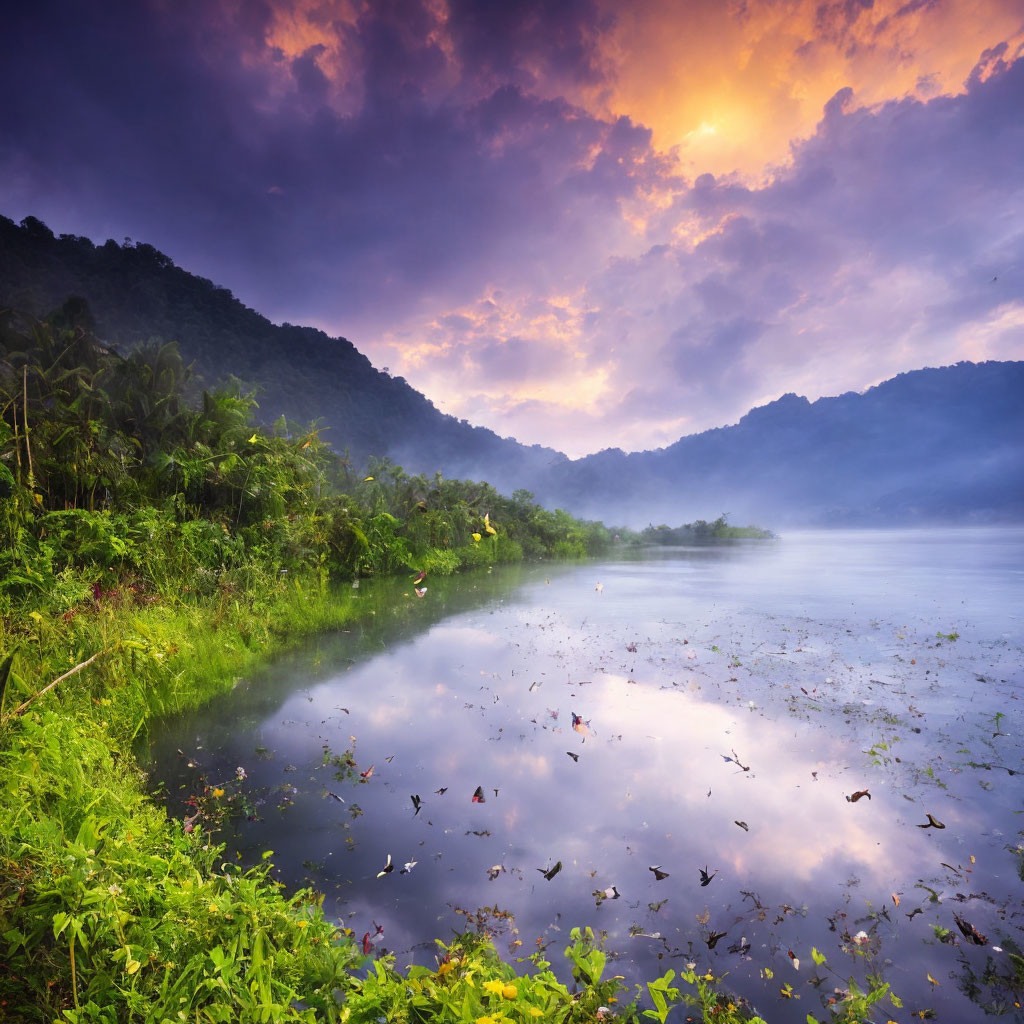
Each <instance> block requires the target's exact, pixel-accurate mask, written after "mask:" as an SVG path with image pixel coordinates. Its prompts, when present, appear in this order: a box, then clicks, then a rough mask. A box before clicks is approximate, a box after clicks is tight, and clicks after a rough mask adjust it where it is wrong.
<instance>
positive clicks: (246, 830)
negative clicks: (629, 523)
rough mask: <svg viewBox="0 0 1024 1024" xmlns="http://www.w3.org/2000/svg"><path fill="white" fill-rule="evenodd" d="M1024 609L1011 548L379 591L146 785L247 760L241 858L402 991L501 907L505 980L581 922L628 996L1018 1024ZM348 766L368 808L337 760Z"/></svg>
mask: <svg viewBox="0 0 1024 1024" xmlns="http://www.w3.org/2000/svg"><path fill="white" fill-rule="evenodd" d="M1022 598H1024V530H1021V529H997V528H971V529H956V530H952V529H951V530H927V531H897V530H892V531H842V532H839V531H836V532H805V533H794V534H792V535H789V534H787V535H786V536H785V537H783V538H782V539H781V540H779V541H776V542H741V543H734V544H730V545H725V546H702V547H690V548H679V549H673V550H657V551H653V552H645V553H644V555H643V557H638V556H636V555H629V554H625V553H624V554H623V555H622V556H621V557H618V558H615V559H610V560H607V561H601V562H587V563H583V564H570V565H565V564H562V565H541V566H526V567H514V568H511V569H498V568H496V569H495V570H494V571H493V572H490V573H475V574H466V575H463V576H458V577H453V578H448V579H437V580H435V579H430V580H428V592H427V595H426V597H425V598H424V599H422V600H417V599H416V598H415V597H414V596H413V594H412V587H411V585H409V584H407V583H405V581H398V583H397V584H396V583H394V582H388V581H385V582H383V583H381V584H378V585H377V586H375V587H371V586H368V585H366V584H364V585H363V586H362V587H361V588H359V589H358V590H353V591H352V600H353V601H356V602H362V603H364V604H366V605H367V606H368V607H369V608H370V609H372V610H374V611H375V612H376V614H374V615H372V616H370V619H371V620H372V621H371V623H370V624H369V625H367V626H365V627H362V628H360V629H354V630H353V631H352V632H350V633H344V634H337V635H331V636H326V637H321V638H319V639H317V640H315V641H312V642H310V643H309V644H307V645H306V646H305V647H303V648H302V649H300V650H299V651H297V652H295V653H293V654H292V655H289V656H287V657H284V658H281V659H278V660H277V661H275V662H274V663H273V664H271V665H269V666H267V668H266V669H265V670H264V671H262V672H261V673H259V674H258V675H256V676H254V677H253V678H252V679H249V680H246V681H244V682H243V683H242V684H240V685H239V686H238V687H237V688H236V689H235V690H234V692H233V693H232V694H230V695H228V696H226V697H225V698H223V699H221V700H218V701H215V702H214V703H212V704H211V705H208V706H207V707H206V708H204V709H202V710H201V711H200V712H197V713H195V714H193V715H190V716H187V717H185V718H181V719H177V720H175V721H174V722H170V723H167V724H166V725H165V726H164V727H163V728H162V730H161V731H160V732H159V733H158V734H157V735H155V736H154V740H153V746H152V753H153V758H154V768H153V773H154V774H153V777H154V781H156V780H161V779H162V780H165V781H166V783H167V803H168V807H169V810H170V812H171V813H172V815H174V816H175V817H178V818H182V817H183V816H184V814H185V813H186V811H187V807H186V805H185V800H186V799H187V797H188V796H189V795H191V794H193V793H194V792H196V791H197V789H201V787H202V785H203V780H205V781H206V782H207V783H209V784H211V785H212V784H216V783H217V782H218V781H219V780H224V779H230V778H232V777H233V776H234V775H235V771H236V767H237V766H243V767H244V768H245V770H246V774H247V776H248V778H247V780H246V787H247V792H248V794H249V798H250V799H251V800H252V801H253V802H254V808H253V810H254V816H255V817H257V818H258V820H256V821H244V820H243V821H239V822H237V823H236V824H235V826H234V828H233V829H232V830H231V831H229V832H228V833H227V834H225V835H223V836H222V838H225V839H226V840H227V841H228V843H229V847H230V848H232V849H234V850H237V851H238V852H239V854H240V855H241V857H242V859H243V861H245V862H255V861H258V860H259V859H260V856H261V854H262V853H263V851H265V850H268V849H273V850H274V856H273V860H274V863H275V865H276V866H277V871H278V872H279V874H280V877H281V878H282V879H283V880H284V881H286V882H287V883H288V884H289V885H294V886H298V885H302V884H311V885H313V886H315V887H316V888H318V889H320V890H321V891H323V892H324V893H325V894H326V900H325V909H326V910H327V912H328V913H329V914H331V915H333V916H335V917H337V918H339V919H341V920H342V921H343V922H344V924H345V925H346V926H348V927H351V928H352V929H353V930H354V932H355V933H356V935H357V937H361V936H362V935H363V934H364V933H365V932H367V931H371V932H372V931H373V925H374V924H380V925H383V927H384V941H383V947H384V948H387V949H388V950H392V951H395V952H396V953H397V959H398V963H399V964H405V963H408V962H410V961H412V960H417V961H419V962H432V958H433V950H434V948H435V947H434V945H433V942H432V940H433V939H434V938H437V937H439V938H446V937H448V936H449V935H450V934H451V932H452V930H453V929H454V930H461V929H462V928H464V927H465V923H466V922H465V918H464V916H462V915H460V914H458V913H457V912H456V911H457V910H463V911H470V912H475V911H477V910H478V908H481V907H498V908H500V909H501V910H502V911H508V912H510V913H511V914H512V915H513V917H514V925H508V924H506V926H505V929H504V931H503V933H502V935H501V938H500V939H499V947H500V948H503V949H505V950H506V951H507V952H508V954H509V955H510V956H513V957H514V956H524V955H527V954H529V953H531V952H534V951H535V950H536V949H538V948H547V949H548V954H549V957H550V959H551V960H553V961H554V964H555V967H556V969H561V961H562V957H561V950H562V947H563V946H564V945H565V944H566V943H567V941H568V931H569V928H570V927H572V926H573V925H585V924H589V925H592V926H593V927H594V928H595V930H604V931H606V932H607V933H608V947H609V949H610V950H611V951H613V952H614V953H615V954H616V959H615V962H614V964H613V967H614V970H615V971H616V972H617V973H621V974H624V975H626V976H627V977H628V978H630V980H639V979H640V978H643V977H646V978H651V977H653V976H654V975H655V974H656V973H660V972H662V971H664V970H665V969H667V968H668V967H670V966H672V967H676V968H677V969H678V967H679V966H680V965H681V964H686V963H695V964H697V965H698V966H699V967H700V968H701V970H704V969H710V970H711V971H713V972H714V973H715V974H716V975H721V974H723V973H725V972H728V978H727V981H726V984H727V985H728V986H730V987H731V988H732V989H733V990H734V991H735V992H737V993H739V994H741V995H742V996H744V997H745V998H746V999H748V1000H749V1001H750V1002H751V1003H752V1004H753V1005H754V1006H756V1007H757V1008H758V1010H759V1011H760V1012H761V1013H762V1014H763V1015H764V1016H765V1017H766V1018H767V1019H769V1020H772V1021H788V1020H792V1021H800V1022H803V1021H804V1020H805V1019H806V1015H807V1014H808V1013H809V1012H810V1013H816V1014H818V1015H821V1014H823V1013H824V1011H823V1010H822V1001H823V999H825V998H827V997H828V996H829V995H832V994H833V991H834V989H835V988H837V987H839V988H842V987H843V986H845V984H846V979H848V978H849V977H850V976H853V977H855V978H857V979H858V981H860V980H861V979H863V976H864V969H865V967H866V966H867V965H868V964H870V965H871V967H872V969H874V970H876V971H879V972H881V973H882V974H883V975H884V977H885V979H886V980H887V981H889V982H890V983H891V984H892V987H893V989H894V990H895V991H896V992H897V993H898V994H899V995H900V996H901V997H902V998H903V1000H904V1003H905V1006H906V1007H907V1009H908V1010H911V1011H913V1010H925V1009H931V1008H934V1009H935V1010H936V1011H938V1012H939V1013H940V1017H941V1018H942V1019H949V1020H957V1021H971V1020H981V1019H983V1018H984V1016H985V1012H986V1011H985V1009H984V1007H986V1006H987V1007H988V1009H989V1010H992V1009H997V1008H998V1007H1000V1006H1003V1005H1008V1006H1009V1007H1011V1012H1012V1005H1013V1004H1012V998H1011V996H1010V995H1009V991H1010V990H1009V988H1008V987H1007V985H1006V984H1005V983H1003V982H1001V981H1000V978H1003V977H1004V976H1005V977H1009V974H1010V961H1009V959H1008V953H1007V951H1012V950H1019V946H1020V945H1021V944H1022V943H1021V934H1020V932H1021V927H1022V924H1024V905H1022V895H1024V883H1022V882H1021V879H1020V877H1018V871H1019V870H1020V865H1021V864H1022V863H1024V861H1022V854H1021V853H1020V852H1019V851H1020V844H1021V842H1022V834H1021V831H1020V830H1021V828H1022V827H1024V823H1022V819H1021V817H1020V814H1021V811H1022V810H1024V806H1022V799H1021V794H1022V789H1021V781H1020V776H1018V775H1016V774H1014V775H1011V774H1010V772H1011V771H1016V770H1017V769H1020V768H1024V764H1022V759H1021V740H1020V737H1021V735H1022V734H1024V733H1022V730H1021V726H1022V724H1024V723H1022V721H1021V718H1022V715H1021V706H1020V697H1021V692H1022V684H1024V668H1022V666H1024V658H1022V656H1021V655H1022V650H1024V622H1022V620H1021V609H1022V608H1024V601H1022ZM574 716H578V721H577V725H578V728H574V727H573V723H574ZM349 748H351V749H353V751H354V759H355V761H356V762H357V764H358V770H359V771H360V772H365V771H366V770H367V769H369V767H370V766H371V765H372V766H373V769H374V770H373V773H372V774H371V775H370V776H369V777H368V778H367V780H366V781H364V782H360V781H358V776H356V779H355V780H354V781H338V780H337V779H335V777H334V769H333V768H332V767H331V766H330V765H328V766H324V765H323V761H324V754H325V750H326V751H328V752H331V753H341V752H343V751H345V750H346V749H349ZM190 764H191V765H192V767H190ZM477 787H480V790H481V791H482V793H483V795H484V797H485V800H484V802H482V803H481V802H474V801H473V799H472V797H473V794H474V792H475V791H476V790H477ZM441 790H443V792H440V791H441ZM864 790H867V791H868V793H869V794H870V796H868V795H865V796H863V797H859V798H857V799H856V800H851V799H849V798H851V797H853V796H854V795H855V794H857V793H858V792H862V791H864ZM330 793H334V794H335V795H336V796H338V797H341V798H342V800H343V801H344V803H342V802H340V801H339V800H337V799H334V798H332V797H331V796H330V795H329V794H330ZM414 795H415V796H417V797H418V798H419V800H420V802H421V804H422V806H421V809H420V811H419V812H418V813H416V811H415V805H414V802H413V800H412V799H411V798H412V796H414ZM928 815H932V819H934V820H935V821H937V822H939V823H941V824H942V825H944V826H945V827H944V828H941V829H940V828H938V827H928V828H921V827H919V826H921V825H922V824H927V823H928V822H929V820H931V819H929V818H928ZM388 855H390V856H391V858H392V862H393V864H394V865H395V869H394V870H393V871H391V872H389V873H387V874H385V875H384V876H383V877H379V878H378V877H377V874H378V872H380V871H381V870H382V869H383V868H384V867H385V864H386V858H387V857H388ZM413 861H415V862H416V863H415V865H414V866H413V867H412V868H411V870H410V871H408V872H407V873H404V874H403V873H401V872H402V867H403V865H405V864H407V863H412V862H413ZM559 862H560V863H561V868H560V870H559V871H558V872H557V873H552V877H551V878H550V879H548V878H547V877H546V873H551V872H552V869H553V868H554V867H555V866H556V865H557V864H558V863H559ZM653 867H657V868H658V869H659V873H662V874H667V877H663V878H658V877H657V876H656V874H655V873H654V872H653V871H652V870H651V869H652V868H653ZM703 868H706V869H707V870H708V872H709V874H711V876H712V877H711V881H710V883H709V884H707V885H701V875H700V869H703ZM490 875H494V876H495V877H494V878H493V880H492V879H491V878H490ZM605 891H607V893H608V895H604V893H605ZM614 893H617V894H618V895H617V896H616V895H613V894H614ZM954 913H955V914H957V915H959V916H960V918H961V919H962V920H965V921H968V922H969V923H970V924H971V925H973V926H974V927H975V928H976V929H977V932H978V933H979V934H980V935H982V936H983V937H984V938H985V940H986V941H985V943H984V944H983V945H976V944H974V943H971V942H969V941H968V939H967V937H966V936H965V935H963V934H962V932H961V931H960V930H959V929H958V925H957V923H956V919H955V918H954ZM497 923H498V924H500V923H501V922H500V921H499V922H497ZM936 929H939V930H938V931H937V930H936ZM723 932H724V933H725V934H724V935H722V936H721V937H720V938H718V939H717V940H716V939H715V938H714V936H715V935H716V934H719V933H723ZM861 933H863V937H860V938H858V936H860V934H861ZM812 946H813V947H816V948H817V949H818V950H820V952H821V953H822V954H824V955H825V956H826V957H827V963H826V964H825V965H824V966H822V967H820V968H817V967H816V966H815V964H814V963H813V962H812V959H811V948H812ZM994 947H999V949H1000V951H996V950H995V949H994ZM379 949H380V947H377V949H376V950H375V951H376V952H379ZM790 953H792V954H793V955H792V956H791V955H790ZM794 957H795V958H796V961H799V964H797V963H796V962H795V961H794ZM766 968H767V971H766V970H765V969H766ZM830 969H834V971H835V974H831V973H829V971H830ZM769 971H770V972H771V976H769V974H768V972H769ZM928 975H930V976H931V978H932V979H934V980H935V982H937V984H936V983H933V982H932V981H929V980H928ZM814 981H817V982H818V983H817V984H814V983H813V982H814ZM787 984H788V985H792V993H793V995H795V996H799V997H800V998H799V999H796V998H788V999H787V998H784V997H783V996H782V994H781V993H780V988H781V987H782V986H784V985H787ZM967 993H971V994H970V995H968V994H967ZM1007 1000H1009V1002H1008V1003H1007ZM890 1010H891V1008H890ZM891 1012H892V1013H893V1019H903V1017H900V1016H899V1015H898V1014H896V1012H895V1011H891ZM904 1015H905V1014H904ZM883 1019H884V1016H883Z"/></svg>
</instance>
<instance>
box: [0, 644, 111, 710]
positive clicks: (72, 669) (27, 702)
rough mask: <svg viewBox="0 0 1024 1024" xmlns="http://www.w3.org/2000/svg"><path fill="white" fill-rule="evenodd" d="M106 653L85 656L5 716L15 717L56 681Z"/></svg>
mask: <svg viewBox="0 0 1024 1024" xmlns="http://www.w3.org/2000/svg"><path fill="white" fill-rule="evenodd" d="M106 653H107V652H106V651H97V652H96V653H95V654H94V655H93V656H92V657H91V658H87V659H86V660H85V661H83V662H82V663H81V664H79V665H76V666H75V667H74V668H71V669H68V671H67V672H65V673H64V675H62V676H57V678H56V679H54V681H53V682H52V683H49V684H47V685H46V686H44V687H43V688H42V689H41V690H40V691H39V692H38V693H34V694H32V696H31V697H29V699H28V700H27V701H25V703H24V704H19V705H18V707H16V708H15V709H14V710H13V711H12V712H11V713H10V714H9V715H8V716H7V717H8V718H16V717H17V716H18V715H20V714H21V713H22V712H23V711H24V710H25V709H26V708H27V707H28V706H29V705H30V704H33V703H34V702H35V701H37V700H39V698H40V697H42V695H43V694H44V693H47V692H48V691H50V690H52V689H53V688H54V687H55V686H56V685H57V684H58V683H62V682H64V680H65V679H67V678H68V677H69V676H73V675H75V673H77V672H81V671H82V669H83V668H88V667H89V666H90V665H91V664H92V663H93V662H94V661H95V660H96V659H97V658H98V657H99V656H100V655H101V654H106Z"/></svg>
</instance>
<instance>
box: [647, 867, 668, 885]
mask: <svg viewBox="0 0 1024 1024" xmlns="http://www.w3.org/2000/svg"><path fill="white" fill-rule="evenodd" d="M647 870H648V871H653V872H654V879H655V881H657V882H660V881H661V880H662V879H663V878H668V872H667V871H662V870H661V865H660V864H658V865H656V866H655V865H651V867H649V868H648V869H647Z"/></svg>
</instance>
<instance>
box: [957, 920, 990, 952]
mask: <svg viewBox="0 0 1024 1024" xmlns="http://www.w3.org/2000/svg"><path fill="white" fill-rule="evenodd" d="M953 920H954V921H956V926H957V928H959V929H960V931H961V933H962V934H963V936H964V938H965V939H969V940H970V941H971V942H973V943H974V944H975V945H976V946H987V945H988V939H987V938H985V936H984V935H982V934H981V932H979V931H978V929H977V928H975V927H974V925H973V924H971V922H970V921H966V920H964V918H962V917H961V916H960V915H959V914H954V915H953Z"/></svg>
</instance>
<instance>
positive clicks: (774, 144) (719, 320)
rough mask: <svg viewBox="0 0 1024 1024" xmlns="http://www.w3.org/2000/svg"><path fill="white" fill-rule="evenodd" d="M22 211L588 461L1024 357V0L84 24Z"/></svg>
mask: <svg viewBox="0 0 1024 1024" xmlns="http://www.w3.org/2000/svg"><path fill="white" fill-rule="evenodd" d="M0 88H2V95H3V96H4V100H3V102H2V103H0V213H2V214H4V215H5V216H8V217H12V218H14V219H15V220H20V219H21V218H22V217H24V216H26V215H32V216H36V217H38V218H40V219H41V220H43V221H45V222H46V223H47V224H48V225H49V226H50V227H51V228H52V229H53V230H54V231H56V232H58V233H61V232H67V233H72V234H81V235H87V236H88V237H90V238H93V239H94V240H96V241H99V242H102V241H104V240H105V239H107V238H114V239H116V240H118V241H121V240H122V239H124V238H125V237H130V238H133V239H136V240H138V241H144V242H148V243H150V244H152V245H155V246H156V247H157V248H158V249H161V250H162V251H163V252H165V253H166V254H167V255H169V256H170V257H171V258H172V259H173V260H174V261H175V262H176V263H177V264H178V265H179V266H181V267H184V268H185V269H187V270H189V271H192V272H195V273H198V274H201V275H202V276H204V277H208V278H210V279H212V280H214V281H215V282H217V283H218V284H221V285H224V286H226V287H228V288H230V289H231V290H232V291H233V292H234V293H235V295H236V296H237V297H238V298H239V299H241V300H242V301H243V302H245V303H246V305H249V306H251V307H253V308H254V309H256V310H258V311H259V312H261V313H263V314H265V315H266V316H268V317H270V318H271V319H272V320H274V321H276V322H284V321H287V322H291V323H297V324H310V325H313V326H317V327H321V328H323V329H324V330H325V331H327V332H328V333H330V334H332V335H343V336H345V337H347V338H348V339H349V340H351V341H352V342H353V343H354V344H355V345H356V346H357V347H358V348H359V349H360V350H361V351H362V352H364V353H365V354H366V355H367V356H368V357H369V358H370V359H371V361H372V362H373V363H374V365H376V366H378V367H380V368H385V367H386V368H387V369H388V371H389V372H390V373H392V374H393V375H395V376H399V375H400V376H403V377H405V378H406V379H407V380H408V381H409V383H410V384H412V385H413V386H414V387H416V388H417V389H418V390H420V391H422V392H423V393H424V394H426V395H427V396H428V397H429V398H430V399H431V400H432V401H433V402H434V403H435V404H436V405H437V406H438V407H439V408H440V409H442V410H444V411H445V412H450V413H452V414H453V415H456V416H459V417H463V418H466V419H468V420H470V421H471V422H473V423H475V424H479V425H483V426H489V427H491V428H492V429H494V430H496V431H498V433H500V434H504V435H510V436H514V437H516V438H518V439H519V440H521V441H523V442H525V443H530V444H533V443H541V444H546V445H550V446H552V447H555V448H558V449H560V450H562V451H565V452H566V453H568V454H569V455H571V456H579V455H583V454H585V453H588V452H591V451H596V450H599V449H602V448H607V447H620V448H624V449H626V450H635V449H643V448H653V447H660V446H663V445H665V444H669V443H671V442H672V441H674V440H676V439H677V438H679V437H680V436H682V435H685V434H691V433H695V432H698V431H701V430H705V429H708V428H710V427H715V426H722V425H725V424H728V423H734V422H736V420H738V419H739V417H741V416H742V415H743V414H744V413H745V412H746V411H747V410H748V409H749V408H751V407H754V406H757V405H763V404H765V403H766V402H768V401H771V400H773V399H775V398H778V397H779V396H780V395H782V394H784V393H786V392H796V393H798V394H801V395H806V396H807V397H808V398H810V399H812V400H813V399H815V398H818V397H820V396H822V395H835V394H840V393H843V392H845V391H861V390H864V389H865V388H868V387H870V386H872V385H874V384H876V383H878V382H880V381H882V380H884V379H887V378H889V377H892V376H894V375H895V374H897V373H901V372H904V371H908V370H913V369H918V368H920V367H923V366H942V365H947V364H950V363H955V362H957V361H959V360H973V361H980V360H985V359H1021V358H1024V170H1022V169H1024V116H1022V112H1024V2H1022V0H906V2H903V0H820V2H814V0H648V2H644V3H625V2H623V0H614V2H613V0H503V2H500V3H499V2H483V0H475V2H473V0H400V2H394V0H367V2H363V0H263V2H257V0H104V2H103V3H85V2H83V0H62V2H59V3H58V2H46V0H40V2H36V3H33V4H18V5H13V8H12V9H11V10H8V11H6V13H5V32H4V33H3V34H2V36H0Z"/></svg>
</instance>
